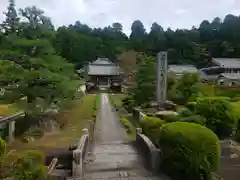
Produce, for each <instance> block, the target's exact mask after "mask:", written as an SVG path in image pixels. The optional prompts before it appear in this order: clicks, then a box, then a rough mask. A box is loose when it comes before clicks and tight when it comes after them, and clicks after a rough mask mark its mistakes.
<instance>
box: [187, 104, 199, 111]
mask: <svg viewBox="0 0 240 180" xmlns="http://www.w3.org/2000/svg"><path fill="white" fill-rule="evenodd" d="M196 105H197V103H196V102H188V103H187V104H186V107H187V108H188V109H189V110H191V111H194V110H195V107H196Z"/></svg>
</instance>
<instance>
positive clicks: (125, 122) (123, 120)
mask: <svg viewBox="0 0 240 180" xmlns="http://www.w3.org/2000/svg"><path fill="white" fill-rule="evenodd" d="M120 121H121V123H122V125H123V126H124V127H125V129H126V130H127V133H131V132H132V124H131V122H130V121H129V120H128V119H126V118H125V117H121V119H120Z"/></svg>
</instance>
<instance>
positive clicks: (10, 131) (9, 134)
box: [8, 121, 15, 141]
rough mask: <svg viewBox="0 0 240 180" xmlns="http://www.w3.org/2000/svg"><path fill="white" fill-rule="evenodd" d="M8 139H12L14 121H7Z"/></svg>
mask: <svg viewBox="0 0 240 180" xmlns="http://www.w3.org/2000/svg"><path fill="white" fill-rule="evenodd" d="M8 123H9V125H8V140H9V141H12V140H14V134H15V121H10V122H8Z"/></svg>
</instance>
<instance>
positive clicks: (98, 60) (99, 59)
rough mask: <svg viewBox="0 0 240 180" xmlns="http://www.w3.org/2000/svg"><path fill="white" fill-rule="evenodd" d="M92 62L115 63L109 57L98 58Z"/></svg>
mask: <svg viewBox="0 0 240 180" xmlns="http://www.w3.org/2000/svg"><path fill="white" fill-rule="evenodd" d="M91 64H114V63H113V62H111V61H110V60H109V59H108V58H98V59H97V60H96V61H94V62H92V63H91Z"/></svg>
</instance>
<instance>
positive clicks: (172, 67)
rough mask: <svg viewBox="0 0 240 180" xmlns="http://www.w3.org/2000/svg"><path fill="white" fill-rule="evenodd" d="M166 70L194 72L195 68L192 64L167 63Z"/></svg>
mask: <svg viewBox="0 0 240 180" xmlns="http://www.w3.org/2000/svg"><path fill="white" fill-rule="evenodd" d="M168 71H173V72H174V73H196V72H198V70H197V68H196V67H195V66H193V65H169V66H168Z"/></svg>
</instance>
